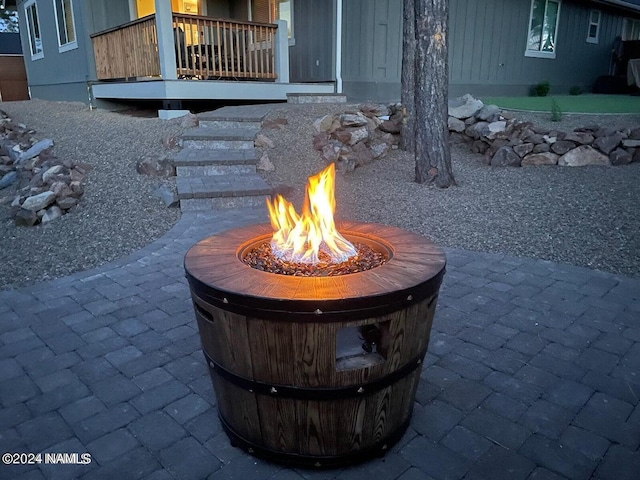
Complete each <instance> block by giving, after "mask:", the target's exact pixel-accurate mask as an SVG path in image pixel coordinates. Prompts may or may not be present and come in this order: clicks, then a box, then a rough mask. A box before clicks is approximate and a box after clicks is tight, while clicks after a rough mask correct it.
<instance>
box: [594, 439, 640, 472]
mask: <svg viewBox="0 0 640 480" xmlns="http://www.w3.org/2000/svg"><path fill="white" fill-rule="evenodd" d="M638 472H640V453H639V452H632V451H629V450H628V449H626V448H624V447H622V446H620V445H613V446H612V447H611V448H610V449H609V451H608V452H607V454H606V455H605V457H604V461H603V462H602V463H601V464H600V466H599V467H598V470H597V471H596V475H597V476H598V477H599V478H602V479H603V480H637V478H638Z"/></svg>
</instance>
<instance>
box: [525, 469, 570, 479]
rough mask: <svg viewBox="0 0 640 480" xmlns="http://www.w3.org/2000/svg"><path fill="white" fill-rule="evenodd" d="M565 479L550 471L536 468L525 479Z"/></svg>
mask: <svg viewBox="0 0 640 480" xmlns="http://www.w3.org/2000/svg"><path fill="white" fill-rule="evenodd" d="M565 478H566V477H563V476H562V475H558V474H556V473H553V472H552V471H551V470H547V469H546V468H541V467H537V468H536V469H535V470H534V471H533V472H531V475H529V477H528V478H527V480H564V479H565Z"/></svg>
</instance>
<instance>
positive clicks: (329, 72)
mask: <svg viewBox="0 0 640 480" xmlns="http://www.w3.org/2000/svg"><path fill="white" fill-rule="evenodd" d="M334 18H335V12H334V0H314V1H313V2H309V1H294V5H293V28H294V38H295V45H291V46H290V47H289V72H290V74H289V75H290V80H291V81H292V82H327V81H333V80H335V60H334V51H335V41H334V39H335V31H334V25H335V21H334Z"/></svg>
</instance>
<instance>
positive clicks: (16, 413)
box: [0, 403, 31, 453]
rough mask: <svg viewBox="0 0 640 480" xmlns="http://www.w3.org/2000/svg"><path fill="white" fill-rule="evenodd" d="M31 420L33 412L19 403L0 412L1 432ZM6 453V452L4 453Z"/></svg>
mask: <svg viewBox="0 0 640 480" xmlns="http://www.w3.org/2000/svg"><path fill="white" fill-rule="evenodd" d="M29 419H31V412H30V411H29V409H28V408H27V407H26V406H25V404H24V403H17V404H15V405H12V406H10V407H6V408H3V409H2V410H0V432H2V431H4V430H8V429H10V428H12V427H15V426H16V425H19V424H21V423H23V422H26V421H27V420H29ZM2 453H4V452H2Z"/></svg>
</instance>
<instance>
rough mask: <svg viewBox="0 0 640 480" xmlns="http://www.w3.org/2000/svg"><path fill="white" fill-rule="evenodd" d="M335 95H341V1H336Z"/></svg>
mask: <svg viewBox="0 0 640 480" xmlns="http://www.w3.org/2000/svg"><path fill="white" fill-rule="evenodd" d="M336 93H342V0H336Z"/></svg>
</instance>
